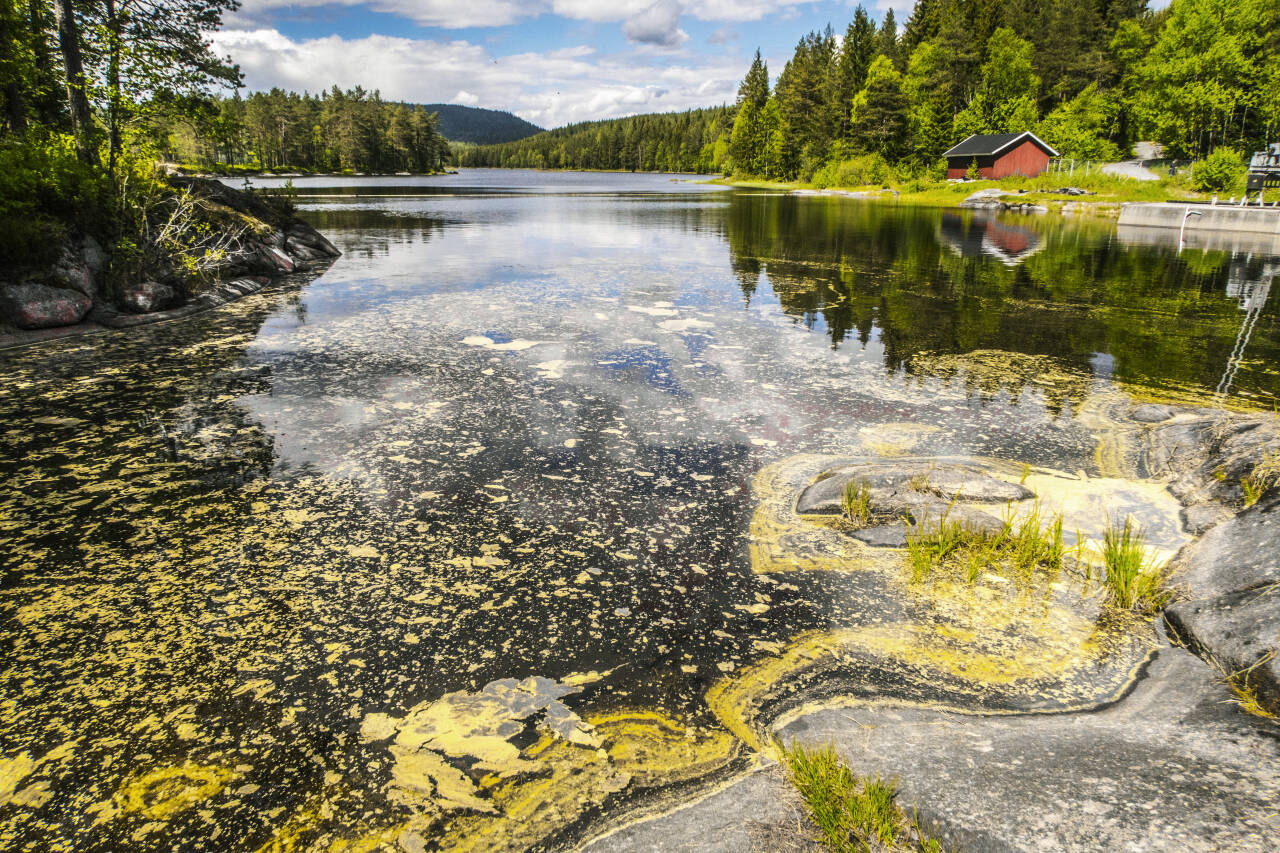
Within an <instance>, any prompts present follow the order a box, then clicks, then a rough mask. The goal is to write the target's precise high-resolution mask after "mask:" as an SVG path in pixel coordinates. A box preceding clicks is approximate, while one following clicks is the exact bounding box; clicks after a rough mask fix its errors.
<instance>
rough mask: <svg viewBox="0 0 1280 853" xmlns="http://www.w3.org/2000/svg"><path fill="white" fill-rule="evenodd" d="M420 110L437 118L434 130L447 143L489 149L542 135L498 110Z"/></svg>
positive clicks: (454, 107) (431, 106)
mask: <svg viewBox="0 0 1280 853" xmlns="http://www.w3.org/2000/svg"><path fill="white" fill-rule="evenodd" d="M423 106H424V107H426V109H427V111H428V112H433V113H437V114H439V116H440V121H439V123H438V125H437V127H436V129H437V130H439V131H440V135H441V136H443V137H444V138H445V139H448V140H449V141H450V142H471V143H474V144H476V145H491V144H493V143H498V142H514V141H516V140H517V139H524V138H525V137H527V136H533V135H534V134H535V133H541V132H542V128H540V127H538V126H537V125H536V124H531V123H530V122H527V121H525V120H524V119H522V118H520V117H519V116H514V115H512V114H511V113H508V112H503V111H502V110H486V109H483V108H481V107H464V106H462V105H460V104H423Z"/></svg>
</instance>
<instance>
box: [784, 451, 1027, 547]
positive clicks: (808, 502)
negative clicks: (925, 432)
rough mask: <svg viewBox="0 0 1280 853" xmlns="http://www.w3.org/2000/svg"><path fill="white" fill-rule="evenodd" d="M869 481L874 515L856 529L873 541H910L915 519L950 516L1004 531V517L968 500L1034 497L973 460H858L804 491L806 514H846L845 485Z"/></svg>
mask: <svg viewBox="0 0 1280 853" xmlns="http://www.w3.org/2000/svg"><path fill="white" fill-rule="evenodd" d="M851 483H852V484H853V486H854V488H861V487H864V486H865V487H866V490H867V495H868V498H869V510H870V517H869V519H868V520H867V522H866V523H865V524H863V525H861V526H860V527H859V528H858V529H856V530H853V531H851V535H852V536H853V537H854V538H855V539H858V540H860V541H862V542H864V543H866V544H868V545H873V546H880V547H895V548H900V547H902V546H903V545H905V544H906V538H907V532H908V526H907V524H908V523H909V524H910V525H912V526H913V527H924V528H930V527H933V528H936V527H937V526H938V525H939V524H941V523H942V521H943V519H944V518H945V519H946V520H948V521H958V522H960V523H961V524H963V525H964V526H965V527H967V528H969V529H971V530H976V531H980V532H983V533H988V534H996V533H999V532H1000V531H1001V530H1002V529H1003V528H1004V522H1003V520H1001V519H1000V518H998V517H996V516H995V515H993V514H991V513H988V512H983V511H982V510H980V509H976V508H974V507H971V506H966V505H963V504H959V503H955V501H956V500H957V499H961V498H962V499H963V500H964V501H966V502H976V503H989V504H995V505H1003V504H1006V503H1008V502H1010V501H1023V500H1028V499H1030V498H1032V497H1034V494H1033V493H1032V492H1031V490H1030V489H1028V488H1026V487H1025V486H1021V485H1019V484H1017V483H1010V482H1008V481H1006V480H1001V479H998V478H996V477H992V476H991V475H989V474H986V473H984V472H983V471H982V470H981V469H979V468H977V467H976V466H972V465H964V464H959V463H949V462H921V461H904V462H894V461H874V462H857V463H854V464H851V465H844V466H841V467H839V468H835V469H832V470H830V471H827V472H825V473H824V474H823V475H822V477H821V478H820V479H818V480H817V482H815V483H813V484H812V485H810V486H809V487H808V488H806V489H805V490H804V491H802V492H801V493H800V497H799V498H798V499H797V500H796V512H797V513H799V514H801V515H840V514H841V513H842V512H844V507H843V499H844V494H845V489H846V488H847V487H848V486H849V485H850V484H851Z"/></svg>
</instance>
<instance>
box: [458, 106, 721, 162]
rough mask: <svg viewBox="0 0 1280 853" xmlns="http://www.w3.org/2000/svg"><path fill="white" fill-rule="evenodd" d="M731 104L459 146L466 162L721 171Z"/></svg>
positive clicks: (461, 155)
mask: <svg viewBox="0 0 1280 853" xmlns="http://www.w3.org/2000/svg"><path fill="white" fill-rule="evenodd" d="M732 126H733V110H732V109H731V108H729V107H712V108H709V109H699V110H689V111H688V112H681V113H656V114H648V115H638V116H631V117H629V118H620V119H609V120H605V121H590V122H582V123H580V124H571V125H567V126H565V127H561V128H556V129H555V130H549V131H545V132H543V133H539V134H537V135H536V136H530V137H528V138H527V139H521V140H519V141H517V142H507V143H503V144H501V145H485V146H477V147H468V146H458V147H457V148H456V154H457V158H458V162H459V164H460V165H463V166H497V167H503V168H522V169H624V170H632V171H649V172H698V173H708V172H718V171H721V170H722V169H723V168H724V165H725V162H726V158H727V156H728V152H729V133H730V130H731V129H732Z"/></svg>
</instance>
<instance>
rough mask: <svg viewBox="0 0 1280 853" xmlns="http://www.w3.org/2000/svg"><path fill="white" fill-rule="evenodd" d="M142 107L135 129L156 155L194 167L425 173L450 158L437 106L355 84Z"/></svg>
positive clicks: (435, 170)
mask: <svg viewBox="0 0 1280 853" xmlns="http://www.w3.org/2000/svg"><path fill="white" fill-rule="evenodd" d="M148 106H149V107H151V109H150V110H149V114H148V120H147V121H146V122H145V125H144V126H143V128H142V129H141V130H142V134H143V135H144V136H145V137H146V138H147V140H148V141H149V142H150V144H151V145H152V146H153V147H154V149H155V150H156V152H157V153H158V154H159V156H161V157H162V158H163V159H165V160H167V161H169V162H174V163H183V164H188V165H191V166H194V167H196V168H199V169H208V170H213V171H219V170H220V169H221V168H222V167H236V166H238V167H242V169H243V170H244V171H296V172H343V171H351V172H415V173H420V174H429V173H432V172H438V171H440V170H441V169H442V168H443V167H444V165H445V164H446V163H447V161H448V160H449V157H450V153H449V143H448V142H447V141H446V140H445V138H444V137H443V136H442V135H441V134H440V130H439V116H438V114H437V113H436V112H434V111H431V110H429V109H427V108H426V107H423V106H420V105H414V104H402V103H396V102H392V101H384V100H382V98H381V96H380V95H379V94H378V92H376V91H374V92H369V91H366V90H365V89H363V88H361V87H359V86H357V87H355V88H354V89H350V90H346V91H344V90H342V89H340V88H338V87H337V86H334V87H333V88H332V89H330V90H329V91H327V92H321V93H320V94H318V95H310V94H302V95H299V94H297V93H295V92H285V91H283V90H281V89H271V90H270V91H267V92H253V93H251V94H249V95H248V97H241V95H240V93H239V92H236V93H235V94H234V95H232V96H230V97H212V98H201V99H188V100H187V101H186V102H184V103H175V102H172V101H171V102H168V103H163V102H158V103H153V104H149V105H148ZM223 170H226V169H223ZM229 171H234V170H229Z"/></svg>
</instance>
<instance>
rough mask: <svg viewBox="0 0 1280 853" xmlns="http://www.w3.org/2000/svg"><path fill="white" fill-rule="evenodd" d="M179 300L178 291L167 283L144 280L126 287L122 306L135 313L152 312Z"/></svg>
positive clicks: (121, 296)
mask: <svg viewBox="0 0 1280 853" xmlns="http://www.w3.org/2000/svg"><path fill="white" fill-rule="evenodd" d="M177 300H178V293H177V291H175V290H174V289H173V288H172V287H170V286H169V285H167V284H161V283H159V282H156V281H144V282H142V283H140V284H135V285H132V286H130V287H127V288H125V290H124V292H123V293H121V295H120V307H121V308H124V309H125V310H127V311H132V312H133V313H135V314H150V313H151V312H153V311H160V310H162V309H164V308H168V307H169V306H170V305H172V304H173V303H174V302H176V301H177Z"/></svg>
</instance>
